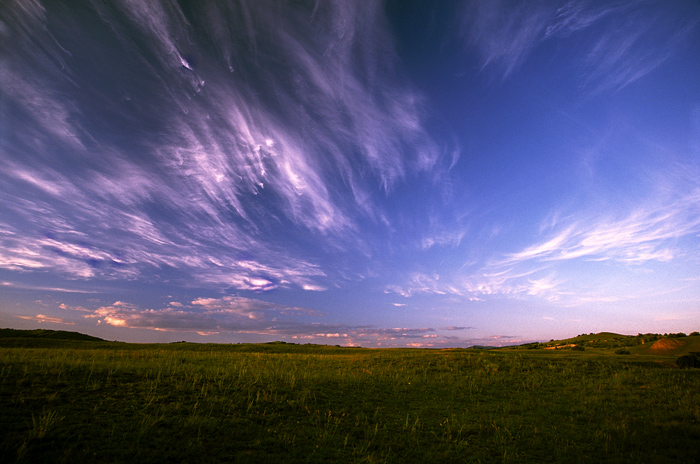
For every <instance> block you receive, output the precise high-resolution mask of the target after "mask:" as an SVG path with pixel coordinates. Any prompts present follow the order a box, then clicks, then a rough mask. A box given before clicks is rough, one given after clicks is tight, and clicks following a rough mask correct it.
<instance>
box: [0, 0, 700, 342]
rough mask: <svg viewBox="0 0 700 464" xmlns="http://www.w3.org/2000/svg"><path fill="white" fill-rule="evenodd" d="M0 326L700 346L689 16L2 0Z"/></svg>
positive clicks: (463, 6)
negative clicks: (657, 340) (679, 336)
mask: <svg viewBox="0 0 700 464" xmlns="http://www.w3.org/2000/svg"><path fill="white" fill-rule="evenodd" d="M0 38H1V43H2V46H0V60H1V62H0V327H12V328H47V329H56V330H70V331H79V332H83V333H86V334H90V335H94V336H97V337H102V338H105V339H109V340H122V341H131V342H172V341H180V340H187V341H193V342H216V343H237V342H267V341H274V340H282V341H287V342H295V343H323V344H333V345H335V344H338V345H346V346H366V347H392V346H400V347H404V346H410V347H458V346H463V347H466V346H471V345H508V344H520V343H526V342H530V341H544V340H549V339H553V338H554V339H558V338H568V337H572V336H575V335H577V334H581V333H591V332H602V331H609V332H618V333H625V334H636V333H639V332H642V333H646V332H657V333H667V332H674V333H675V332H686V333H688V332H692V331H697V330H700V4H698V2H696V1H692V0H687V1H684V0H680V1H677V2H666V1H663V0H658V1H649V2H639V1H625V0H623V1H620V2H614V3H607V2H605V3H600V2H593V1H579V0H561V1H554V0H552V1H535V2H530V1H505V0H503V1H501V0H497V1H476V0H475V1H464V2H404V1H398V0H390V1H386V2H381V1H361V2H356V1H327V2H312V1H309V2H285V1H240V2H234V1H221V2H213V3H210V2H194V1H192V2H190V1H180V2H178V1H174V0H153V1H151V0H148V1H146V0H143V1H139V0H136V1H134V0H129V1H127V0H113V1H108V2H92V1H84V2H82V1H79V2H68V1H56V2H47V1H39V0H10V1H7V2H4V3H3V4H2V5H1V6H0Z"/></svg>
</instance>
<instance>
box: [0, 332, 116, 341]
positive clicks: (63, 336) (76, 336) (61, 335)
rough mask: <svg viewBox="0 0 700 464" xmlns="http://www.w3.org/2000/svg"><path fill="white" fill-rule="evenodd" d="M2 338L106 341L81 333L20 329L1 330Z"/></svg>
mask: <svg viewBox="0 0 700 464" xmlns="http://www.w3.org/2000/svg"><path fill="white" fill-rule="evenodd" d="M0 338H42V339H52V340H82V341H91V342H101V341H104V340H103V339H101V338H97V337H92V336H90V335H85V334H82V333H79V332H69V331H65V330H45V329H34V330H19V329H0Z"/></svg>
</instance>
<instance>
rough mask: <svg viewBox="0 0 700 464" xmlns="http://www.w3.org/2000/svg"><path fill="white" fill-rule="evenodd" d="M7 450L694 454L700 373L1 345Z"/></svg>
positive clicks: (613, 360) (580, 458) (372, 457)
mask: <svg viewBox="0 0 700 464" xmlns="http://www.w3.org/2000/svg"><path fill="white" fill-rule="evenodd" d="M0 347H1V348H0V440H2V443H1V448H0V456H3V459H2V461H3V462H8V463H10V462H22V463H24V462H26V463H30V462H31V463H37V462H47V463H48V462H51V463H60V462H67V463H74V462H109V463H112V462H125V463H126V462H129V463H134V462H139V463H149V462H152V463H156V462H157V463H179V462H195V463H199V462H212V463H214V462H271V463H272V462H274V463H279V462H283V463H285V464H290V463H296V462H304V463H306V462H358V463H359V462H366V463H378V462H392V463H406V462H430V463H437V462H445V463H455V462H484V463H486V462H499V463H500V462H513V463H522V462H532V463H542V462H566V463H576V462H596V463H598V462H625V463H627V462H636V463H664V462H669V463H671V462H674V463H675V462H688V463H692V462H700V446H698V443H700V369H684V370H681V369H678V368H677V367H676V366H675V364H674V362H673V361H674V357H673V356H668V355H666V356H658V355H657V356H652V355H635V354H632V355H627V356H619V355H615V354H614V353H613V351H614V350H612V349H608V350H605V349H599V350H596V349H586V350H585V351H565V350H552V351H548V350H516V349H510V350H489V351H483V350H464V349H454V350H417V349H382V350H373V349H372V350H371V349H361V348H338V347H330V346H312V345H292V344H284V343H272V344H262V345H201V344H190V343H174V344H154V345H137V344H126V343H116V342H104V341H102V342H100V341H86V340H80V339H74V340H60V339H51V338H46V337H37V338H35V339H33V340H30V341H28V340H27V339H26V338H25V339H18V338H2V339H0Z"/></svg>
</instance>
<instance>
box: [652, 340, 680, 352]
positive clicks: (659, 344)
mask: <svg viewBox="0 0 700 464" xmlns="http://www.w3.org/2000/svg"><path fill="white" fill-rule="evenodd" d="M685 345H686V341H685V340H679V339H677V338H663V339H661V340H657V341H655V342H654V344H653V345H651V347H650V348H649V351H650V352H651V353H654V354H658V355H661V356H672V355H674V354H677V353H678V352H679V351H680V350H682V349H683V347H684V346H685Z"/></svg>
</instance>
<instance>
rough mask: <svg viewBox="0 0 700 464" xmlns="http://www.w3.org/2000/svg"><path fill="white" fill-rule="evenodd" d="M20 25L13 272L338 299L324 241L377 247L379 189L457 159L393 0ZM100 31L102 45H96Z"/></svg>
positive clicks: (11, 178)
mask: <svg viewBox="0 0 700 464" xmlns="http://www.w3.org/2000/svg"><path fill="white" fill-rule="evenodd" d="M0 16H1V18H0V19H3V24H5V26H6V27H4V28H3V29H2V31H1V33H2V34H3V37H4V38H6V39H7V40H8V41H13V43H14V44H15V46H14V47H12V49H11V50H9V51H7V50H6V51H4V52H3V53H2V55H1V56H0V59H2V62H3V63H4V64H5V66H2V67H0V68H2V69H3V71H1V72H0V91H2V93H3V99H4V101H5V102H7V104H8V105H10V106H11V107H12V109H13V111H12V112H10V113H9V114H12V115H13V116H12V117H10V118H9V120H8V121H7V122H8V124H10V125H11V126H12V127H15V128H17V130H12V131H9V132H8V134H7V135H8V136H7V137H4V138H3V139H2V143H0V155H1V156H0V165H1V166H0V167H1V168H2V174H0V189H1V190H2V192H3V195H2V197H1V199H0V212H1V213H2V214H1V215H0V217H2V219H1V220H0V222H2V224H0V230H3V231H4V232H3V233H0V241H1V243H0V245H1V247H0V250H1V251H0V267H2V268H4V269H10V270H13V271H23V272H29V271H32V270H42V271H53V272H59V273H62V274H64V275H66V276H67V277H69V278H81V279H88V278H107V279H113V278H128V279H131V278H137V277H148V275H150V274H152V273H154V272H157V271H159V270H160V271H162V270H163V269H168V270H169V271H173V272H176V273H180V277H179V278H180V280H181V281H191V282H195V283H196V284H198V285H209V286H225V287H234V288H237V289H240V290H254V291H265V290H270V289H273V288H279V287H290V286H292V287H297V288H301V289H306V290H322V289H325V288H327V287H328V286H329V283H328V282H327V277H328V274H329V271H328V269H326V268H325V267H326V265H327V264H328V262H330V261H325V262H322V260H319V259H317V257H318V256H319V252H317V250H319V248H320V249H322V250H330V252H331V253H341V254H342V253H343V250H347V249H353V250H356V251H359V252H360V253H364V254H367V253H369V249H370V247H371V245H370V244H368V243H367V241H366V237H367V234H366V233H363V231H362V228H363V227H367V225H370V227H380V228H382V227H387V215H386V214H385V213H384V212H383V211H382V207H381V206H380V204H379V203H380V202H378V201H377V198H378V196H379V197H381V196H382V195H386V194H387V193H389V192H391V191H392V189H393V188H394V186H395V185H396V184H397V183H398V182H401V181H403V180H405V179H407V178H409V177H411V176H425V177H426V178H428V180H430V178H432V177H431V176H435V175H437V176H439V175H440V172H444V171H445V170H446V169H449V168H450V167H451V166H453V165H454V161H455V156H456V155H455V154H454V153H450V154H449V156H447V157H445V156H443V155H444V154H443V152H442V149H441V148H440V147H439V146H438V145H437V143H436V142H435V141H434V140H433V139H432V138H431V137H430V135H429V134H428V133H427V131H426V129H425V128H424V125H425V112H424V107H423V98H422V97H421V95H420V94H419V93H418V92H417V91H415V90H414V89H413V88H412V87H411V85H410V84H409V83H408V81H407V80H405V79H404V78H403V77H402V73H401V71H400V69H399V62H398V57H397V55H396V52H395V50H394V45H393V38H392V36H391V33H390V28H389V25H388V22H387V20H386V18H385V17H384V11H383V8H382V6H381V4H380V3H379V2H365V3H363V4H361V5H360V4H357V5H355V4H352V5H350V4H345V3H342V2H341V3H337V4H336V3H332V2H331V3H324V4H319V5H317V6H316V7H315V8H307V7H306V6H303V5H297V6H293V5H288V4H283V5H279V6H278V7H275V8H272V7H270V5H268V4H266V3H264V2H263V3H258V2H251V3H230V4H229V3H220V4H216V5H214V4H211V5H204V4H202V5H197V6H194V7H193V8H191V9H188V10H187V11H184V10H182V9H180V8H179V6H178V5H175V4H172V3H169V2H150V3H143V2H131V1H125V2H115V3H113V4H96V3H93V4H90V5H84V6H81V7H80V8H76V9H71V8H64V7H62V6H61V5H60V4H44V3H41V2H29V3H26V2H25V3H22V2H10V3H8V4H6V5H4V6H3V7H2V8H1V9H0ZM93 23H96V24H101V25H103V26H104V27H103V28H101V29H100V32H99V33H96V34H92V35H91V38H92V40H91V42H90V45H89V47H88V46H87V44H86V43H85V41H82V40H78V39H76V37H79V36H81V33H80V31H82V30H83V29H85V28H88V27H89V28H90V31H93V26H92V24H93ZM232 31H235V33H234V32H232ZM15 110H16V111H15ZM443 158H444V159H443ZM447 158H449V159H447ZM307 248H308V249H311V250H313V251H314V252H313V253H308V249H307Z"/></svg>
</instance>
